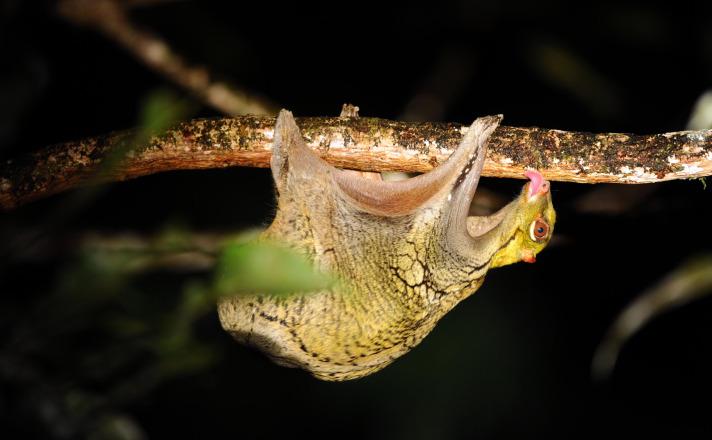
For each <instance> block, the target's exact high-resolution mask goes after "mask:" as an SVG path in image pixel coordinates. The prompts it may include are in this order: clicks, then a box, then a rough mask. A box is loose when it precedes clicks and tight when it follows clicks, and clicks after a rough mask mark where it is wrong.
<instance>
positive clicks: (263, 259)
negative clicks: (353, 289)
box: [215, 240, 335, 295]
mask: <svg viewBox="0 0 712 440" xmlns="http://www.w3.org/2000/svg"><path fill="white" fill-rule="evenodd" d="M334 282H335V278H334V277H333V276H331V275H329V274H324V273H321V272H318V271H316V270H315V269H314V267H313V265H312V264H311V262H310V261H309V260H308V259H307V258H306V257H305V256H304V255H302V254H300V253H298V252H296V251H295V250H293V249H290V248H288V247H286V246H283V245H280V244H278V243H273V242H269V241H263V240H261V241H249V242H246V243H244V242H243V243H232V244H229V245H227V246H226V247H225V248H224V250H223V251H222V253H221V255H220V257H219V260H218V264H217V267H216V274H215V290H216V292H217V293H218V294H220V295H234V294H240V293H260V294H271V295H287V294H290V293H303V292H313V291H318V290H323V289H327V288H329V287H330V286H332V285H333V283H334Z"/></svg>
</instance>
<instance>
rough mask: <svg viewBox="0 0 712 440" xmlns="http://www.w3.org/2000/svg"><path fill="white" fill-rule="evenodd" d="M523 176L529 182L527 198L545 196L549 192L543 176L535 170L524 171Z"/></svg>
mask: <svg viewBox="0 0 712 440" xmlns="http://www.w3.org/2000/svg"><path fill="white" fill-rule="evenodd" d="M524 175H525V176H526V177H527V178H528V179H529V180H531V182H530V183H529V197H534V196H535V195H537V194H546V192H547V191H549V182H547V181H546V180H544V176H542V175H541V173H540V172H539V171H537V170H526V171H525V172H524Z"/></svg>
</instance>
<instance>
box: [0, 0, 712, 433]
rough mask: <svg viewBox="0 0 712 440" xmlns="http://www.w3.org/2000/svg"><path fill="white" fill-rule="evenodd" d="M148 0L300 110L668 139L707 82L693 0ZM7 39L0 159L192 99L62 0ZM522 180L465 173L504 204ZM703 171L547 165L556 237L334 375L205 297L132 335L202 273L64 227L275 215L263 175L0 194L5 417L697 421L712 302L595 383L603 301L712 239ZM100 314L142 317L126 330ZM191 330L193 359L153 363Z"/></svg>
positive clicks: (219, 74)
mask: <svg viewBox="0 0 712 440" xmlns="http://www.w3.org/2000/svg"><path fill="white" fill-rule="evenodd" d="M155 3H156V4H154V5H148V6H144V7H136V8H134V9H132V12H131V17H132V20H134V21H135V23H136V25H137V26H140V27H141V28H143V29H147V30H150V31H151V32H153V33H155V34H157V35H159V36H161V37H162V38H163V39H164V40H165V41H166V42H168V43H169V44H170V45H171V47H172V48H173V49H174V50H175V51H176V52H177V53H179V54H181V55H182V56H183V57H184V58H185V59H186V60H187V61H188V62H189V63H191V64H194V65H201V66H204V67H206V68H208V69H209V70H210V72H211V73H212V74H213V75H214V77H216V78H218V79H221V80H225V81H228V82H230V83H231V84H234V85H235V86H237V87H240V88H242V89H244V90H247V91H250V92H251V93H255V94H259V95H261V96H263V97H265V98H266V99H269V100H270V101H272V102H274V103H276V105H278V106H279V107H283V108H287V109H289V110H291V111H292V112H294V114H295V116H329V115H336V114H338V112H339V111H340V108H341V105H342V104H343V103H345V102H351V103H353V104H356V105H358V106H359V107H360V109H361V111H360V113H361V115H362V116H374V117H381V118H389V119H407V120H428V121H437V120H441V121H451V122H460V123H463V124H469V123H470V122H471V121H472V120H473V119H474V118H475V117H477V116H480V115H487V114H496V113H502V114H504V117H505V119H504V124H505V125H512V126H539V127H546V128H557V129H562V130H575V131H592V132H633V133H640V134H645V133H662V132H668V131H679V130H684V129H685V127H686V124H687V122H688V120H689V118H690V115H691V113H692V110H693V107H694V105H695V102H696V101H697V99H698V98H699V97H700V96H701V95H702V94H703V93H704V92H705V91H707V90H708V89H710V88H712V7H711V6H710V3H708V4H707V5H706V6H701V5H700V4H702V3H704V2H700V4H696V3H693V2H690V3H685V2H666V3H664V4H663V5H652V4H645V3H643V2H640V3H628V2H595V3H594V4H591V5H585V4H582V5H576V7H574V3H572V2H563V1H555V0H554V1H540V2H531V1H503V2H482V1H464V0H463V1H440V2H433V3H430V4H425V5H415V4H412V3H410V2H408V3H401V4H398V3H393V4H390V3H386V2H373V3H371V2H343V3H338V2H328V3H323V4H317V5H311V6H305V5H302V4H301V2H292V3H290V4H289V5H286V6H280V5H278V4H277V3H275V2H260V1H255V2H250V4H249V6H246V5H244V4H242V3H244V2H214V1H166V2H155ZM0 48H1V49H2V54H3V56H2V58H1V59H0V66H2V67H1V68H0V104H1V105H0V159H2V160H7V159H9V158H12V157H16V156H18V155H21V154H24V153H27V152H29V151H32V150H34V149H38V148H41V147H42V146H45V145H50V144H55V143H59V142H64V141H71V140H77V139H81V138H84V137H87V136H91V135H98V134H102V133H106V132H110V131H114V130H121V129H126V128H130V127H133V126H136V124H137V120H138V115H139V113H140V111H141V108H142V105H143V103H144V102H145V99H146V96H148V95H149V94H150V93H152V92H153V91H155V90H172V91H173V92H174V93H176V94H178V95H179V96H187V95H186V92H185V91H184V90H181V89H180V88H178V87H177V86H175V85H173V84H172V83H171V82H169V81H168V80H166V79H165V78H164V77H162V76H161V75H159V74H157V73H155V72H153V71H152V70H150V69H149V68H148V67H146V66H145V65H144V64H143V63H142V62H141V61H139V60H137V59H135V58H134V57H133V56H132V55H130V54H129V53H128V52H127V51H125V50H124V49H122V48H121V47H119V46H118V45H117V44H115V43H114V42H112V41H110V40H108V39H107V38H105V37H104V36H102V35H101V34H99V33H97V32H96V31H94V30H92V29H89V28H82V27H77V26H75V25H73V24H71V23H68V22H67V21H65V20H64V19H62V18H61V17H59V16H58V15H57V14H56V13H55V3H54V2H50V1H20V0H14V1H13V0H0ZM187 99H190V98H189V97H188V98H187ZM192 108H193V109H194V111H193V113H192V114H191V117H218V116H221V115H220V114H219V113H218V112H216V111H215V110H213V109H211V108H209V107H207V106H204V105H202V104H201V103H199V102H197V101H195V102H194V104H193V106H192ZM522 184H523V181H518V180H508V179H493V178H484V179H483V180H482V181H481V183H480V185H481V186H482V187H483V188H486V189H488V190H490V191H493V192H495V193H497V194H500V195H502V196H504V197H505V198H512V197H514V196H515V194H517V192H518V191H519V188H520V187H521V185H522ZM709 185H710V184H709V183H708V184H707V188H706V187H705V185H704V184H703V182H701V181H700V180H692V181H677V182H671V183H662V184H656V185H653V186H639V187H625V188H623V187H620V186H618V187H617V186H613V185H611V186H607V187H606V191H605V193H604V194H603V195H602V196H601V195H600V193H598V194H599V196H600V197H596V198H593V200H594V201H593V202H592V201H591V200H592V192H594V191H600V190H602V189H604V186H603V185H597V186H595V187H594V186H590V185H580V184H567V183H558V182H553V183H552V190H553V199H554V204H555V207H556V208H557V211H558V220H557V224H556V231H555V236H556V240H555V241H554V242H552V244H551V245H550V246H549V248H547V249H546V250H545V251H544V252H543V253H542V254H540V255H539V257H538V261H537V263H536V264H533V265H527V264H518V265H515V266H510V267H505V268H502V269H497V270H494V271H492V272H491V273H490V274H489V275H488V278H487V281H486V282H485V284H484V286H483V287H482V288H481V289H480V290H479V291H478V292H477V293H476V294H475V295H474V296H473V297H471V298H469V299H467V300H466V301H464V302H463V303H462V304H460V305H459V306H457V307H456V308H455V309H454V310H453V311H452V312H450V313H449V314H448V315H447V316H446V317H445V318H444V319H443V320H442V321H441V322H440V324H439V325H438V326H437V327H436V328H435V330H434V331H433V332H432V333H431V335H430V336H428V337H427V338H426V339H425V340H424V341H423V343H422V344H421V345H420V346H418V347H417V348H416V349H414V350H413V351H412V352H411V353H409V354H407V355H406V356H404V357H402V358H400V359H399V360H397V361H396V362H395V363H394V364H392V365H391V366H389V367H387V368H386V369H385V370H383V371H381V372H379V373H377V374H374V375H372V376H369V377H366V378H364V379H360V380H356V381H351V382H345V383H325V382H320V381H318V380H316V379H313V378H312V377H311V376H309V375H308V374H306V373H304V372H302V371H298V370H292V369H285V368H281V367H278V366H275V365H273V364H272V363H270V362H269V361H268V360H267V359H266V358H264V357H263V356H262V355H261V354H259V353H257V352H254V351H252V350H251V349H249V348H246V347H243V346H240V345H238V344H236V343H234V342H233V341H232V340H231V338H230V337H229V335H227V334H226V333H224V332H223V331H222V330H221V328H220V324H219V322H218V319H217V313H216V311H215V310H214V308H209V309H206V310H205V311H204V312H202V313H199V314H196V315H195V316H192V319H193V320H192V321H191V322H189V323H188V328H189V330H190V334H191V335H193V336H192V339H191V342H190V344H192V345H186V346H185V347H183V348H181V350H182V351H180V350H178V351H177V352H175V353H174V352H171V353H172V354H171V356H172V357H167V358H164V357H162V356H164V354H165V353H164V352H163V351H161V350H156V349H155V346H151V345H150V344H144V345H142V344H143V343H144V342H145V341H150V340H152V339H151V338H153V337H154V336H155V334H156V332H160V331H162V330H161V329H163V327H162V325H163V324H162V323H163V322H164V321H165V320H166V319H169V318H167V317H171V316H175V309H176V308H177V307H179V305H180V304H179V302H178V301H179V300H178V299H177V298H179V297H180V295H181V292H183V291H184V289H185V286H186V285H188V284H190V283H192V282H196V280H198V281H200V280H205V279H207V278H208V277H209V273H205V272H201V271H195V272H188V273H185V272H181V273H175V272H173V271H161V270H158V271H152V272H150V273H146V274H140V275H138V276H135V275H132V276H131V278H130V279H129V280H128V281H127V280H126V279H123V278H122V279H121V280H118V279H117V278H112V277H108V278H106V279H104V278H99V277H97V276H96V275H95V274H94V273H93V272H90V271H89V272H87V271H86V270H85V268H84V266H82V264H86V261H85V260H82V258H81V257H80V256H78V255H77V250H78V248H79V245H76V244H75V243H76V242H75V237H77V236H82V235H83V234H87V233H95V234H103V235H120V234H126V233H133V234H138V235H141V236H153V235H157V234H161V233H162V232H164V231H165V230H166V229H170V228H177V227H179V229H181V230H183V231H192V232H200V233H227V232H234V231H240V230H243V229H245V228H249V227H254V226H263V225H267V224H269V221H270V218H271V216H272V215H273V213H274V196H273V192H272V180H271V176H270V174H269V172H268V170H266V169H248V168H231V169H220V170H206V171H181V172H167V173H162V174H157V175H153V176H148V177H143V178H139V179H136V180H132V181H127V182H122V183H114V184H110V185H105V186H102V187H101V189H100V190H99V191H96V192H93V193H92V195H91V197H90V198H89V199H84V202H83V203H81V204H74V203H73V201H74V198H73V197H75V196H76V194H75V193H74V192H70V193H66V194H61V195H58V196H54V197H51V198H48V199H45V200H41V201H38V202H35V203H32V204H29V205H27V206H24V207H22V208H19V209H17V210H15V211H13V212H9V213H0V242H1V244H0V437H3V438H62V439H63V438H127V439H140V438H195V437H199V436H200V437H202V438H212V437H218V436H220V437H229V438H277V437H280V438H284V437H290V438H301V437H329V438H334V437H335V438H376V439H381V438H383V439H385V438H389V439H394V438H396V439H397V438H408V439H430V438H478V439H499V438H522V437H524V438H531V437H534V436H537V437H540V436H544V435H566V436H571V437H574V438H589V437H590V438H600V437H601V436H611V435H617V434H622V435H627V436H634V437H635V438H644V437H646V436H651V435H664V436H666V437H670V438H710V434H712V416H711V415H710V414H711V413H710V405H711V403H710V396H712V373H711V372H712V345H711V344H710V340H711V338H712V297H708V298H703V299H700V300H697V301H694V302H692V303H690V304H688V305H685V306H683V307H680V308H676V309H673V310H669V311H667V312H666V313H664V314H662V315H661V316H660V317H658V318H656V319H655V320H653V321H651V322H650V323H648V324H647V325H646V326H645V327H644V328H643V329H642V330H641V331H640V332H638V333H637V334H635V335H634V336H633V337H632V338H631V339H630V340H629V341H628V342H627V343H626V345H625V346H624V348H623V351H622V353H621V356H620V359H619V363H618V365H617V366H616V368H615V370H614V371H613V374H612V376H611V377H610V379H609V380H607V381H602V382H601V381H595V380H593V379H592V377H591V359H592V356H593V353H594V351H595V349H596V347H597V345H598V344H599V343H600V341H601V339H602V338H603V336H604V335H605V332H606V329H607V328H608V327H609V325H610V324H611V323H612V322H613V320H614V319H615V317H616V316H617V315H618V313H620V312H621V311H622V310H623V309H624V308H625V306H626V305H627V304H628V303H630V301H631V300H632V299H634V298H636V297H637V296H638V295H639V294H641V293H642V292H644V291H645V290H646V289H649V288H651V287H653V286H655V285H656V283H658V282H659V281H660V280H661V279H662V278H663V277H664V276H665V275H666V274H668V273H670V272H671V271H673V270H674V269H676V268H677V267H679V266H680V265H682V264H684V263H685V261H689V260H690V259H694V258H695V257H696V256H699V255H703V254H710V253H712V233H710V224H711V223H710V219H712V203H711V202H712V190H711V189H710V188H709ZM67 206H72V207H73V208H72V209H65V208H66V207H67ZM176 225H178V226H176ZM68 274H72V275H71V276H69V275H68ZM68 278H69V279H70V280H71V282H70V281H67V279H68ZM67 286H69V287H67ZM72 286H74V287H72ZM124 289H125V290H124ZM85 290H86V291H89V292H88V293H87V292H85ZM80 291H81V292H82V293H77V294H75V293H72V292H80ZM114 291H118V293H116V292H114ZM104 292H114V293H113V294H111V295H108V294H107V295H102V293H104ZM97 298H104V299H102V300H101V301H99V300H97ZM75 301H76V302H75ZM68 311H69V312H68ZM106 316H110V317H113V318H116V317H117V316H120V317H121V316H123V317H126V316H129V317H131V318H132V319H135V320H137V321H141V322H143V325H144V327H145V328H143V331H142V332H139V336H136V334H132V336H130V337H129V336H126V335H124V334H119V333H117V332H114V331H113V330H112V327H110V326H109V327H107V326H106V325H105V324H106V322H107V321H106V320H105V319H104V317H106ZM113 318H112V319H113ZM147 347H148V348H147ZM151 347H153V348H151ZM195 347H198V348H195ZM203 349H205V350H207V351H209V353H211V355H210V356H207V357H206V359H207V360H205V362H198V363H196V364H192V363H190V362H186V363H185V365H187V366H185V367H184V368H177V369H176V370H172V369H170V368H167V369H166V368H159V369H157V370H156V369H154V367H155V366H156V365H158V364H160V365H163V364H162V362H163V363H165V362H166V359H169V362H168V364H170V365H174V364H175V365H184V364H183V363H181V362H182V361H183V360H184V359H183V358H181V356H183V357H185V359H188V360H190V359H191V357H192V356H193V355H194V353H195V352H196V351H199V350H203ZM200 352H201V353H202V352H203V351H200ZM99 353H101V356H99V355H98V354H99ZM146 371H154V372H155V371H159V372H160V373H156V374H144V373H145V372H146ZM146 377H149V378H150V379H146ZM116 389H121V390H123V394H122V393H116V392H115V390H116ZM126 390H128V391H126ZM117 395H120V396H122V397H120V398H119V397H116V396H117Z"/></svg>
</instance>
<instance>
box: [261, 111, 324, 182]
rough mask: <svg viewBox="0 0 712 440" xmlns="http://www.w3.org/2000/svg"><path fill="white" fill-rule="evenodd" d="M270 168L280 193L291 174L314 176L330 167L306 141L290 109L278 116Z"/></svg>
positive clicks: (297, 176)
mask: <svg viewBox="0 0 712 440" xmlns="http://www.w3.org/2000/svg"><path fill="white" fill-rule="evenodd" d="M270 168H271V169H272V176H273V177H274V182H275V184H276V185H277V190H278V191H279V192H280V193H282V192H283V190H284V188H285V185H286V183H287V179H288V178H289V176H290V175H291V176H292V177H295V178H301V177H309V176H311V177H314V175H315V173H322V172H324V171H326V170H328V169H329V168H330V165H328V164H327V163H326V162H324V161H323V160H321V158H319V157H318V156H317V155H316V154H314V152H313V151H312V150H311V149H310V148H309V147H307V145H306V143H304V138H302V133H301V132H300V131H299V127H297V123H296V121H295V120H294V117H293V116H292V112H290V111H288V110H284V109H283V110H281V111H280V112H279V115H278V116H277V122H276V124H275V126H274V142H273V144H272V159H271V161H270Z"/></svg>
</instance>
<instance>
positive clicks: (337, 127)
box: [0, 116, 712, 210]
mask: <svg viewBox="0 0 712 440" xmlns="http://www.w3.org/2000/svg"><path fill="white" fill-rule="evenodd" d="M297 123H298V124H299V127H300V129H301V130H302V134H303V136H304V138H305V140H306V142H307V144H308V145H309V146H310V147H312V148H313V149H315V150H316V151H317V153H318V154H319V155H320V156H321V157H323V158H324V159H325V160H327V161H328V162H330V163H332V164H334V165H335V166H337V167H341V168H349V169H355V170H361V171H373V172H382V171H404V172H425V171H428V170H430V169H432V168H433V167H435V166H437V165H438V164H439V163H442V162H443V161H444V160H446V159H447V158H448V156H449V155H450V154H451V153H452V151H453V149H454V148H455V147H456V146H457V145H458V143H459V142H460V139H461V138H462V134H463V133H464V132H465V131H466V130H467V128H466V127H463V126H462V125H460V124H452V123H428V122H419V123H406V122H396V121H389V120H385V119H376V118H357V117H337V118H300V119H297ZM273 127H274V118H268V117H256V116H241V117H236V118H223V119H207V120H206V119H197V120H193V121H190V122H184V123H181V124H178V125H177V126H176V127H175V128H173V129H171V130H168V131H167V132H165V133H164V134H162V135H160V136H155V137H153V138H151V139H150V141H149V142H148V143H146V144H145V145H138V146H136V147H135V148H134V149H133V150H132V151H130V152H129V153H128V154H127V155H126V158H125V159H124V160H123V161H122V162H121V163H120V164H117V166H115V167H113V168H111V169H108V170H103V171H102V173H101V180H102V181H104V182H111V181H119V180H126V179H131V178H134V177H139V176H145V175H148V174H154V173H158V172H162V171H170V170H179V169H205V168H221V167H229V166H251V167H267V166H269V160H270V156H271V148H272V137H273V134H274V128H273ZM131 136H132V133H131V132H121V133H113V134H109V135H105V136H99V137H94V138H89V139H85V140H82V141H79V142H70V143H66V144H60V145H54V146H50V147H47V148H45V149H43V150H40V151H38V152H36V153H34V154H32V155H30V156H26V157H24V158H20V159H18V160H9V161H6V162H5V163H3V164H0V207H1V208H3V209H6V210H7V209H11V208H14V207H16V206H19V205H22V204H24V203H27V202H30V201H32V200H36V199H39V198H42V197H46V196H49V195H51V194H56V193H59V192H61V191H65V190H68V189H70V188H74V187H77V186H81V185H83V184H86V183H87V182H88V181H89V180H90V179H92V176H95V172H96V170H97V169H100V168H101V164H102V163H103V161H105V158H106V157H107V155H109V154H110V152H111V151H113V149H115V148H118V147H117V146H119V145H122V144H125V143H126V141H127V139H130V138H131ZM488 148H489V150H488V153H487V160H486V161H485V166H484V171H483V174H484V175H485V176H496V177H510V178H523V172H524V170H525V169H526V168H537V169H539V170H540V171H541V172H542V173H543V174H544V176H545V177H546V178H547V179H549V180H556V181H569V182H579V183H601V182H612V183H651V182H660V181H665V180H674V179H690V178H697V177H702V176H708V175H712V130H702V131H682V132H675V133H665V134H657V135H645V136H640V135H629V134H618V133H605V134H593V133H582V132H567V131H561V130H546V129H540V128H518V127H506V126H501V127H499V128H498V129H497V130H496V131H495V132H494V134H493V135H492V138H491V139H490V142H489V147H488ZM96 180H97V179H96V177H94V181H93V182H92V183H96Z"/></svg>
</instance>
